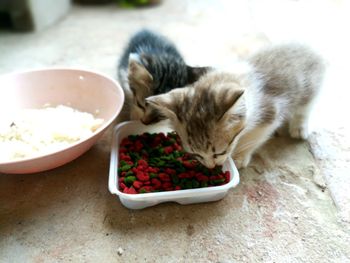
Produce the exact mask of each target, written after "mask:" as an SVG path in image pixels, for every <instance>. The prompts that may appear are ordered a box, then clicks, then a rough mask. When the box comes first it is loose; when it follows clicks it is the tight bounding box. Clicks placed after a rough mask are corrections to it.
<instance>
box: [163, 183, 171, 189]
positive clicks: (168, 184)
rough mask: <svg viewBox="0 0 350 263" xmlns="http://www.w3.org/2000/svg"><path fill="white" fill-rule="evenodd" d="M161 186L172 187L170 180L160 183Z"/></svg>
mask: <svg viewBox="0 0 350 263" xmlns="http://www.w3.org/2000/svg"><path fill="white" fill-rule="evenodd" d="M162 187H163V188H169V187H172V183H170V182H164V183H162Z"/></svg>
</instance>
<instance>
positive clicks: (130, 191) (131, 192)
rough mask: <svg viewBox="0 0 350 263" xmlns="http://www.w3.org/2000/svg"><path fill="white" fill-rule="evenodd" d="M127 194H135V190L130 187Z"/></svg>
mask: <svg viewBox="0 0 350 263" xmlns="http://www.w3.org/2000/svg"><path fill="white" fill-rule="evenodd" d="M128 194H137V191H136V190H135V188H134V187H130V188H129V191H128Z"/></svg>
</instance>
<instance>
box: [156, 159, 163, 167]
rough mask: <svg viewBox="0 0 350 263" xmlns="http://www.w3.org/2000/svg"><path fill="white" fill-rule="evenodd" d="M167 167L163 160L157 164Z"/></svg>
mask: <svg viewBox="0 0 350 263" xmlns="http://www.w3.org/2000/svg"><path fill="white" fill-rule="evenodd" d="M164 165H165V162H164V161H163V160H159V161H158V162H157V166H164Z"/></svg>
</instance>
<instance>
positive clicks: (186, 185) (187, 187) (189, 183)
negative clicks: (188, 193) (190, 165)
mask: <svg viewBox="0 0 350 263" xmlns="http://www.w3.org/2000/svg"><path fill="white" fill-rule="evenodd" d="M192 187H193V185H192V181H187V182H186V183H185V188H186V189H191V188H192Z"/></svg>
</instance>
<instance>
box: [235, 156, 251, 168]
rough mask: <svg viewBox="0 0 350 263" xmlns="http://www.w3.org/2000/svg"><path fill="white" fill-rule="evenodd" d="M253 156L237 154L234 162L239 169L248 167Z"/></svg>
mask: <svg viewBox="0 0 350 263" xmlns="http://www.w3.org/2000/svg"><path fill="white" fill-rule="evenodd" d="M250 159H251V156H250V155H249V156H237V157H236V158H234V160H233V161H234V163H235V165H236V167H237V169H243V168H246V167H248V164H249V163H250Z"/></svg>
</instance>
